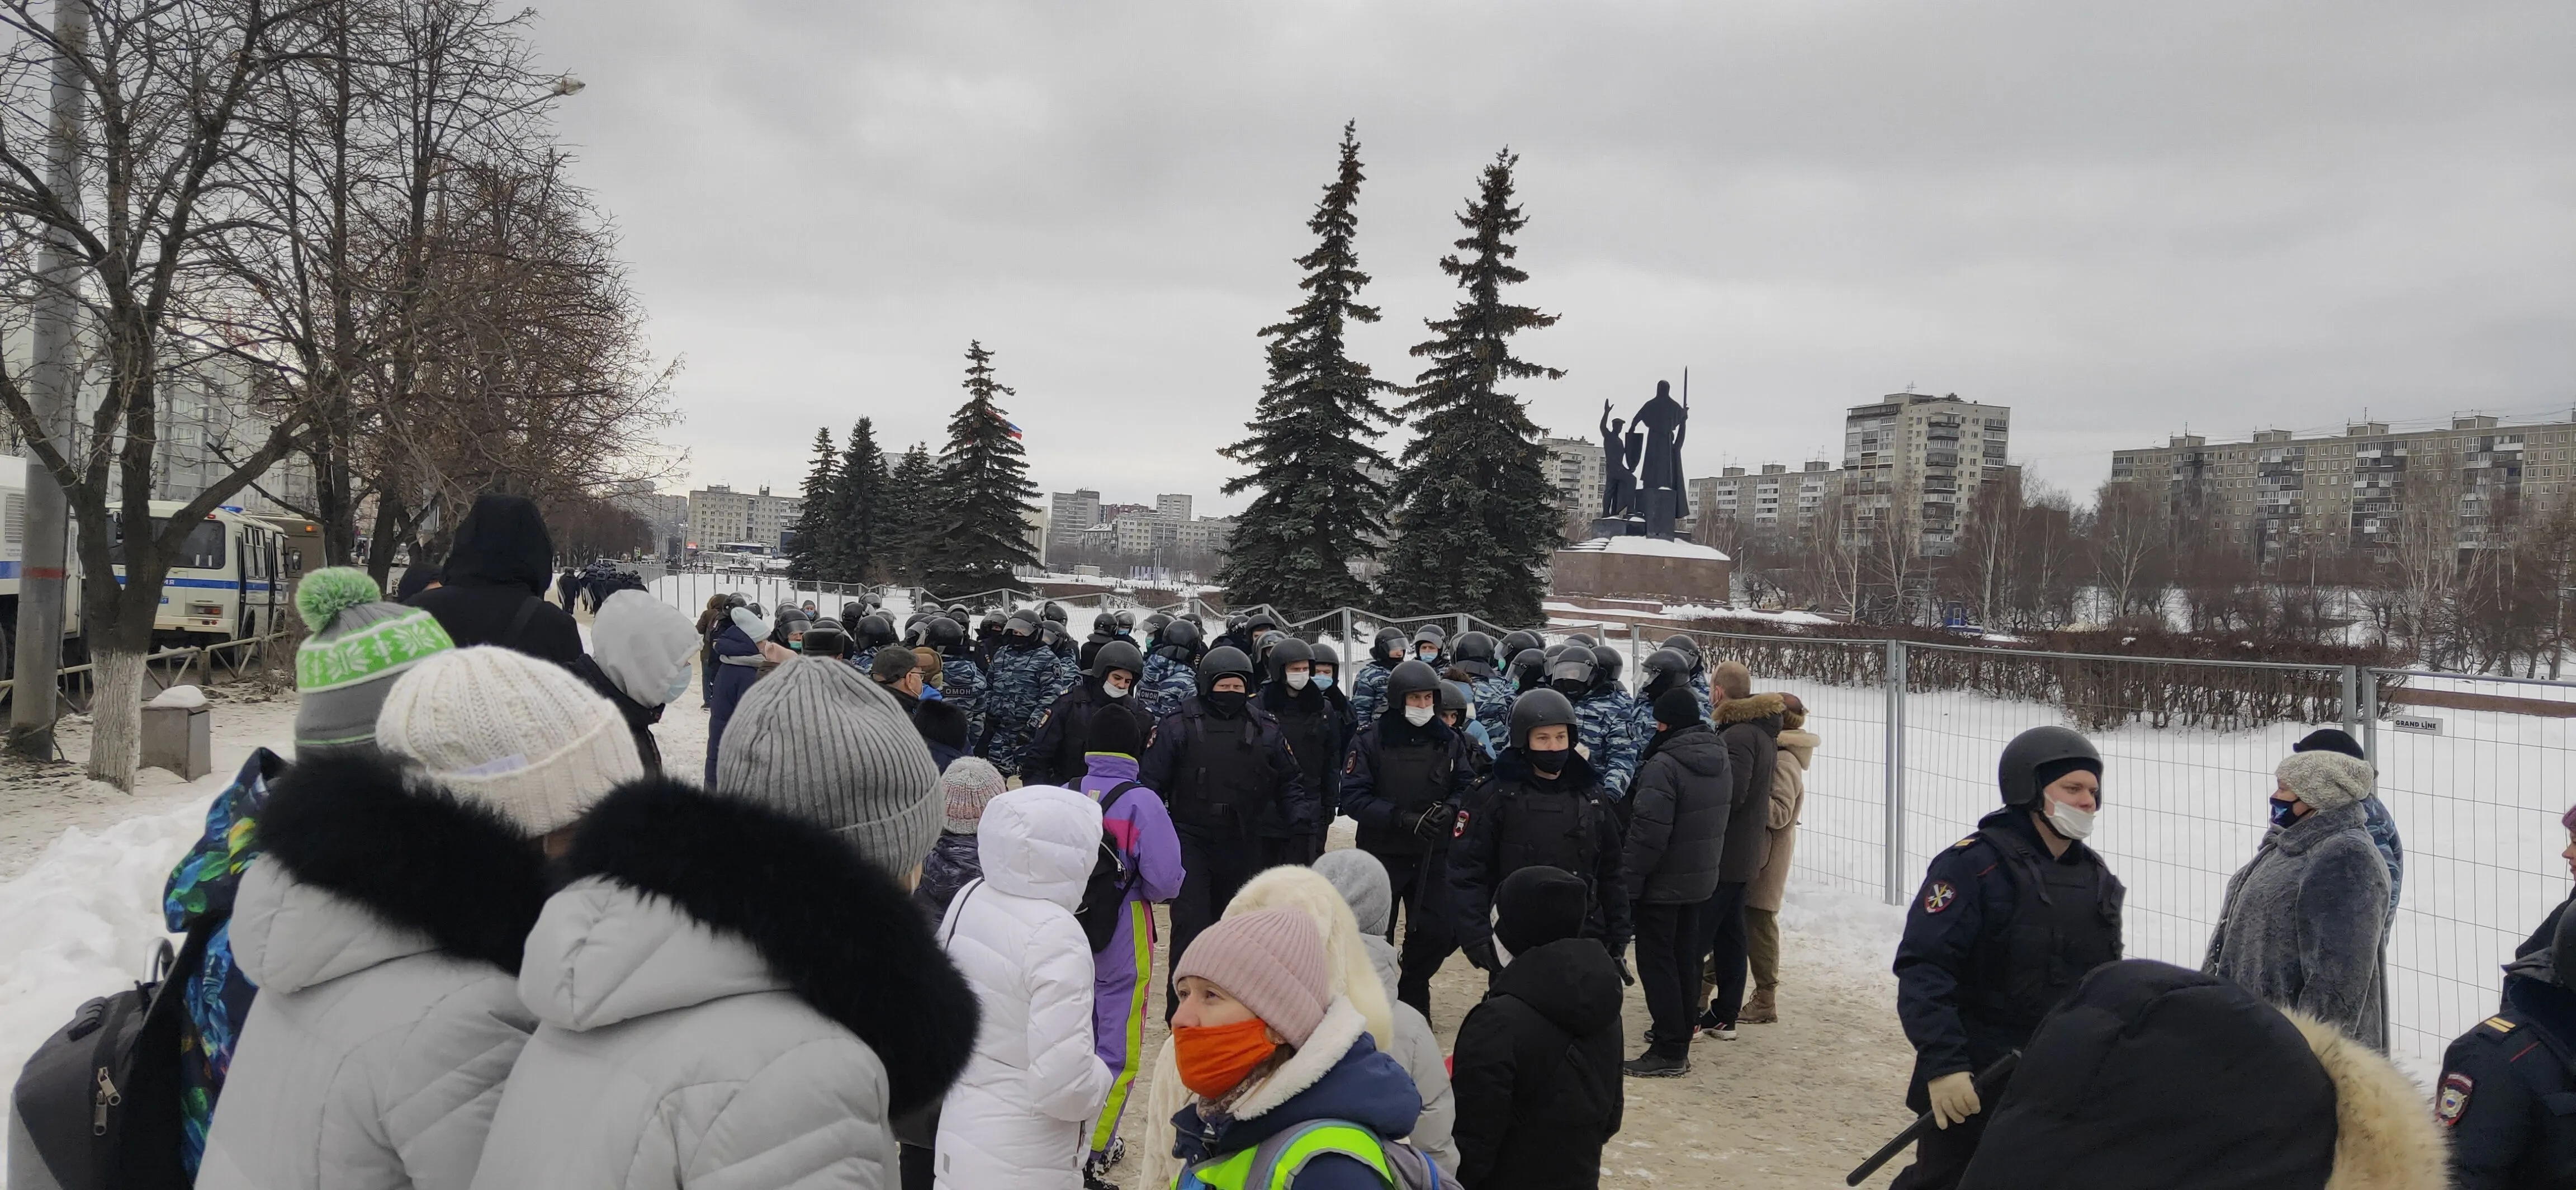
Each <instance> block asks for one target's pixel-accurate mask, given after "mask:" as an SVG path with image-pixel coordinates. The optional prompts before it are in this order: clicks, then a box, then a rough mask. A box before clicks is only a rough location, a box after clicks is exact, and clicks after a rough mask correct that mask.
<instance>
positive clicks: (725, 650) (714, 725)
mask: <svg viewBox="0 0 2576 1190" xmlns="http://www.w3.org/2000/svg"><path fill="white" fill-rule="evenodd" d="M728 657H736V658H741V657H748V658H751V659H752V660H754V661H757V660H759V658H760V644H759V642H757V641H754V640H753V639H751V634H750V633H747V632H744V631H743V630H742V626H741V625H739V624H727V625H725V626H724V631H722V632H719V633H717V634H716V686H715V697H714V698H713V699H712V700H710V701H709V702H708V703H707V788H709V789H713V788H715V784H716V748H717V746H719V745H721V744H723V743H724V730H725V724H727V723H730V722H732V721H733V709H734V707H736V706H738V705H740V704H741V702H742V696H743V692H744V691H747V690H749V689H751V683H752V682H753V680H755V679H757V678H758V677H760V667H759V666H758V665H740V664H736V663H734V662H731V661H727V660H725V658H728Z"/></svg>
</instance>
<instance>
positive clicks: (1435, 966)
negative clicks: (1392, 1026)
mask: <svg viewBox="0 0 2576 1190" xmlns="http://www.w3.org/2000/svg"><path fill="white" fill-rule="evenodd" d="M1439 685H1440V678H1439V676H1438V675H1436V674H1434V673H1432V672H1431V667H1430V666H1428V665H1425V664H1423V663H1422V662H1419V661H1406V662H1403V663H1401V664H1398V665H1397V666H1396V667H1395V668H1394V669H1393V670H1392V671H1390V672H1389V674H1388V676H1387V681H1386V703H1387V707H1386V711H1385V713H1383V714H1381V715H1379V716H1378V717H1377V718H1375V719H1373V720H1371V721H1369V722H1368V723H1365V724H1362V725H1361V727H1360V732H1359V735H1358V737H1357V738H1355V739H1353V740H1352V741H1351V747H1350V751H1349V752H1348V753H1347V754H1345V755H1344V757H1343V759H1342V768H1341V782H1342V785H1341V788H1342V802H1343V806H1344V808H1345V809H1346V810H1347V811H1348V812H1349V813H1350V816H1351V818H1352V819H1353V820H1355V821H1356V822H1358V823H1359V838H1358V844H1359V849H1360V850H1362V851H1365V852H1367V853H1369V854H1370V855H1372V856H1374V857H1376V859H1377V862H1378V863H1379V864H1381V865H1383V866H1384V867H1385V868H1386V879H1387V883H1388V885H1389V886H1391V889H1390V891H1391V893H1392V895H1393V896H1394V898H1395V904H1396V907H1397V908H1398V909H1400V910H1401V911H1402V916H1403V919H1404V947H1403V951H1402V956H1403V957H1402V961H1401V965H1400V967H1399V974H1398V976H1397V978H1396V992H1395V998H1396V999H1398V1000H1401V1001H1403V1002H1405V1003H1407V1004H1410V1005H1412V1006H1413V1008H1414V1011H1416V1012H1420V1013H1421V1014H1423V1015H1424V1016H1426V1017H1427V1016H1429V1015H1431V977H1432V976H1433V975H1435V974H1437V973H1438V972H1439V970H1440V965H1441V964H1442V963H1445V962H1447V961H1449V956H1450V955H1452V954H1454V953H1456V952H1457V950H1458V931H1457V927H1456V925H1455V924H1454V923H1453V922H1452V921H1451V920H1450V917H1451V915H1450V914H1449V913H1448V911H1447V908H1446V906H1447V895H1446V894H1447V883H1448V882H1447V879H1446V877H1447V874H1448V870H1449V839H1450V835H1451V833H1452V832H1453V831H1454V830H1456V829H1457V822H1458V807H1459V806H1460V805H1461V804H1463V803H1464V802H1465V801H1466V800H1467V794H1468V792H1469V791H1471V790H1472V789H1474V788H1475V780H1474V773H1475V769H1474V766H1473V763H1472V761H1471V759H1470V758H1469V756H1468V755H1467V747H1468V745H1467V740H1466V737H1465V736H1463V735H1461V734H1459V733H1458V732H1457V731H1454V730H1452V729H1451V728H1450V726H1449V725H1448V724H1446V723H1443V722H1441V721H1440V718H1439V716H1438V715H1437V714H1436V713H1435V712H1436V710H1437V707H1438V704H1439V693H1438V688H1439ZM1396 917H1397V914H1396V913H1394V912H1389V913H1388V914H1387V920H1386V933H1387V941H1389V942H1393V941H1395V926H1396Z"/></svg>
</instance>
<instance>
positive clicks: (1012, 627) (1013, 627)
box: [1002, 608, 1038, 637]
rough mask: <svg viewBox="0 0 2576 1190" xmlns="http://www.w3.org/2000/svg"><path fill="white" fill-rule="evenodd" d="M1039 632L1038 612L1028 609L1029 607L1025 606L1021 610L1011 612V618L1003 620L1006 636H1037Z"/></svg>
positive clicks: (1003, 632)
mask: <svg viewBox="0 0 2576 1190" xmlns="http://www.w3.org/2000/svg"><path fill="white" fill-rule="evenodd" d="M1037 634H1038V617H1037V613H1036V612H1032V611H1029V610H1027V609H1025V608H1023V609H1021V610H1019V611H1015V612H1012V613H1011V618H1010V619H1008V620H1005V621H1003V623H1002V635H1004V636H1028V637H1034V636H1036V635H1037Z"/></svg>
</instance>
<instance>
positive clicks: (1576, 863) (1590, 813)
mask: <svg viewBox="0 0 2576 1190" xmlns="http://www.w3.org/2000/svg"><path fill="white" fill-rule="evenodd" d="M1450 835H1451V838H1450V842H1449V894H1450V900H1449V904H1450V906H1451V909H1452V912H1454V913H1455V914H1456V916H1457V921H1456V926H1457V930H1458V941H1459V943H1460V945H1462V946H1468V947H1473V946H1474V945H1476V944H1477V943H1480V942H1485V941H1487V940H1488V939H1490V938H1492V937H1493V933H1494V927H1493V905H1494V890H1495V889H1496V888H1499V887H1501V886H1502V883H1503V878H1504V877H1506V876H1509V875H1511V874H1512V873H1514V872H1517V871H1519V870H1521V869H1522V868H1527V867H1534V866H1537V865H1541V864H1544V865H1546V866H1548V867H1553V868H1562V869H1564V870H1566V871H1568V872H1572V873H1574V874H1575V875H1577V876H1581V877H1583V878H1584V881H1585V882H1586V883H1587V884H1589V885H1590V886H1591V888H1590V890H1589V891H1590V902H1591V903H1590V905H1589V906H1588V907H1587V909H1586V911H1585V915H1584V931H1583V932H1584V934H1585V936H1587V937H1593V938H1600V939H1604V940H1605V941H1607V942H1608V943H1609V945H1610V949H1611V952H1612V953H1614V954H1615V953H1618V952H1619V951H1621V950H1624V949H1626V947H1627V945H1628V941H1629V939H1630V938H1632V937H1634V936H1635V930H1634V929H1633V928H1632V927H1631V926H1630V924H1629V918H1628V882H1627V877H1626V874H1625V873H1624V872H1623V871H1622V870H1621V868H1620V866H1619V837H1620V832H1619V819H1618V814H1617V812H1616V811H1615V810H1614V809H1613V802H1612V799H1611V796H1610V793H1609V791H1608V790H1607V789H1605V788H1604V787H1603V786H1602V784H1601V778H1600V777H1598V776H1597V775H1595V774H1594V772H1593V768H1592V765H1591V763H1590V762H1589V761H1586V760H1585V759H1584V758H1583V757H1582V755H1581V754H1579V753H1573V752H1569V753H1567V754H1566V757H1565V771H1563V772H1561V773H1558V774H1557V775H1556V777H1555V778H1554V779H1552V780H1551V779H1546V778H1541V777H1540V776H1539V775H1538V774H1536V773H1534V772H1532V771H1531V770H1530V767H1529V760H1528V759H1527V758H1526V757H1524V756H1523V755H1522V754H1521V751H1520V749H1518V748H1512V749H1507V750H1505V751H1504V753H1503V754H1502V756H1501V758H1499V759H1497V760H1496V761H1495V762H1494V773H1493V775H1492V776H1490V777H1487V778H1486V779H1485V781H1484V782H1483V783H1482V784H1480V785H1478V786H1477V787H1476V788H1475V790H1474V791H1473V792H1471V793H1469V794H1468V795H1467V800H1466V802H1465V804H1464V805H1462V806H1460V807H1459V810H1458V824H1457V825H1456V826H1455V827H1453V828H1452V829H1451V831H1450Z"/></svg>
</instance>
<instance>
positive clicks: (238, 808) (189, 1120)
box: [161, 748, 286, 1176]
mask: <svg viewBox="0 0 2576 1190" xmlns="http://www.w3.org/2000/svg"><path fill="white" fill-rule="evenodd" d="M284 771H286V760H285V759H284V758H283V757H280V756H279V755H278V754H276V753H274V752H271V751H269V750H268V749H266V748H253V749H251V752H250V759H249V760H247V761H244V762H242V767H241V772H240V773H239V774H238V775H236V776H235V777H234V778H233V783H232V784H231V785H228V786H226V787H225V788H224V791H223V792H222V793H219V794H216V795H215V800H214V804H212V805H210V806H207V807H206V831H205V834H204V835H203V836H201V837H200V838H198V840H197V844H196V846H194V847H191V848H189V849H188V854H187V855H185V856H183V857H181V858H180V860H179V866H178V867H176V868H173V869H171V870H170V880H169V883H168V884H166V885H164V886H163V887H162V892H161V913H162V916H163V918H164V919H165V921H166V923H167V924H168V925H169V927H170V932H172V933H174V934H184V933H188V932H190V931H192V930H195V929H196V928H198V927H199V926H200V925H201V924H203V923H206V922H214V923H216V924H215V925H214V926H213V927H212V931H213V932H212V933H210V934H208V935H207V937H206V952H205V953H206V957H205V961H204V962H203V964H201V965H200V966H199V967H198V968H197V969H196V970H194V971H180V972H175V973H173V974H172V976H171V978H173V979H177V980H180V981H182V982H181V983H180V985H179V986H180V989H181V1005H182V1007H183V1008H185V1009H186V1013H187V1019H186V1020H184V1021H181V1022H180V1024H179V1086H178V1094H179V1117H180V1137H179V1150H180V1152H179V1159H180V1161H181V1162H182V1163H183V1164H184V1165H186V1167H187V1169H188V1172H189V1174H190V1175H192V1176H193V1175H194V1174H195V1173H196V1171H197V1161H198V1158H200V1157H202V1156H204V1155H205V1152H206V1129H207V1128H208V1127H209V1126H210V1125H211V1124H212V1123H213V1122H214V1115H215V1101H216V1100H217V1099H218V1098H219V1097H221V1096H222V1094H223V1091H224V1075H225V1074H226V1073H228V1072H229V1071H230V1070H231V1068H232V1062H233V1046H234V1045H235V1043H237V1042H238V1041H240V1039H241V1029H242V1022H243V1021H244V1020H246V1019H248V1018H249V1016H250V1004H251V999H252V997H254V996H256V995H257V994H258V992H259V989H257V988H254V987H252V986H251V982H250V980H248V979H245V978H243V977H242V973H241V968H240V967H238V966H235V965H234V963H233V943H232V925H231V921H230V918H231V917H232V912H233V892H234V890H235V889H236V888H237V887H239V886H240V884H241V875H242V872H243V870H244V869H246V868H248V867H249V866H250V862H251V861H252V860H254V859H257V858H258V857H259V850H258V831H257V829H256V828H257V823H258V819H259V815H260V811H261V810H263V809H264V808H266V806H267V805H268V783H269V782H271V781H274V780H276V779H277V776H278V774H280V773H282V772H284Z"/></svg>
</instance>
